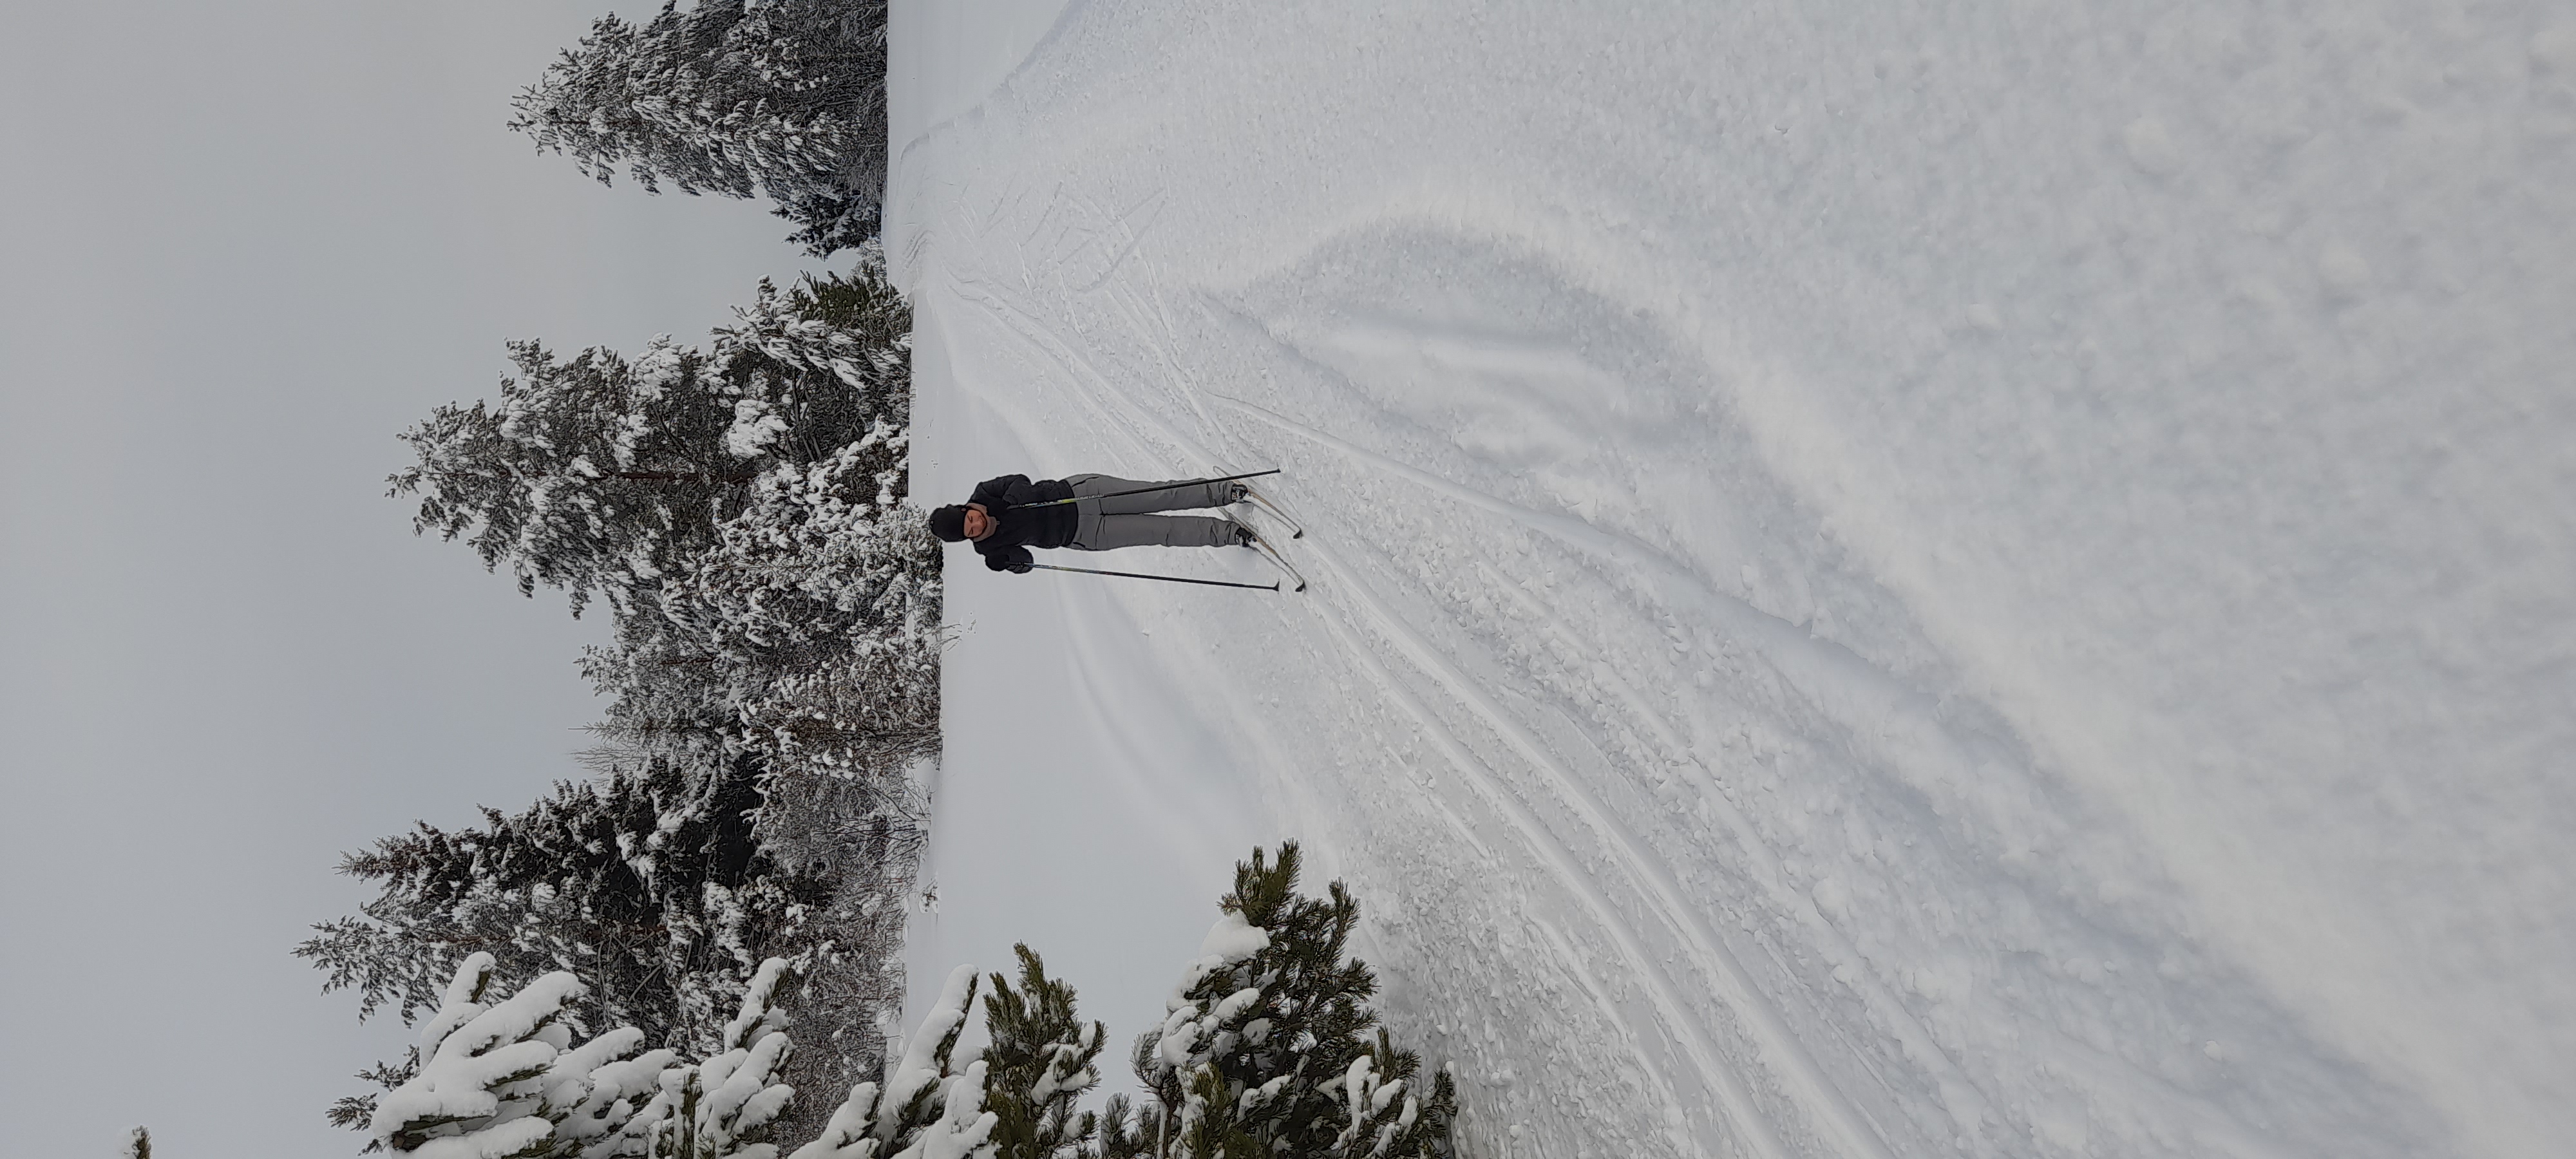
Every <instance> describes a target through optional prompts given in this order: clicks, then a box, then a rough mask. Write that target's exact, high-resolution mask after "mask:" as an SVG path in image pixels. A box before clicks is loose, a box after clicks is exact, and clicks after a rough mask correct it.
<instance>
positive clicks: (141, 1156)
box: [117, 1127, 152, 1159]
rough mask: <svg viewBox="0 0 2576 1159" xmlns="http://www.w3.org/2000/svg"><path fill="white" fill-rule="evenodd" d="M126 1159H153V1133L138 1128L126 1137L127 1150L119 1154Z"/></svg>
mask: <svg viewBox="0 0 2576 1159" xmlns="http://www.w3.org/2000/svg"><path fill="white" fill-rule="evenodd" d="M117 1154H119V1155H121V1156H123V1157H124V1159H152V1132H150V1131H147V1130H144V1129H143V1128H141V1127H136V1128H135V1129H134V1130H132V1131H130V1132H127V1133H126V1136H125V1149H124V1150H122V1151H119V1152H117Z"/></svg>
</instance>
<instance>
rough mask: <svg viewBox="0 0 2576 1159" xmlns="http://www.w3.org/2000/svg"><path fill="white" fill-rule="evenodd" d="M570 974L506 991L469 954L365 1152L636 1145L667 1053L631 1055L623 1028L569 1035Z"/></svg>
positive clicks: (604, 1156) (628, 1151)
mask: <svg viewBox="0 0 2576 1159" xmlns="http://www.w3.org/2000/svg"><path fill="white" fill-rule="evenodd" d="M580 990H581V983H580V982H578V981H576V980H575V979H574V978H573V977H572V975H570V974H564V973H556V974H548V975H545V976H543V977H541V978H538V979H537V980H535V981H534V982H531V983H529V984H528V985H527V986H524V987H522V988H520V990H519V992H518V993H516V994H514V995H512V996H510V997H509V998H507V999H501V998H499V997H498V994H497V989H496V987H494V985H493V972H492V959H491V956H490V955H488V954H476V955H472V956H470V957H468V958H467V959H466V960H465V962H464V963H463V964H462V965H460V966H459V967H458V968H457V971H456V975H455V977H454V978H453V979H451V980H450V981H449V983H448V986H447V989H446V993H445V994H444V995H443V996H442V998H441V1001H440V1003H439V1007H438V1010H437V1012H436V1013H434V1014H432V1015H431V1016H430V1018H429V1020H428V1022H427V1023H426V1024H424V1025H423V1027H422V1030H421V1037H420V1042H419V1045H418V1046H417V1047H416V1048H415V1050H416V1053H415V1057H416V1058H417V1059H418V1060H419V1066H418V1070H417V1073H415V1074H414V1075H412V1077H411V1078H410V1079H409V1080H407V1081H405V1082H404V1083H403V1084H402V1085H401V1086H399V1087H396V1088H395V1089H393V1090H392V1091H389V1092H387V1093H386V1094H385V1096H384V1098H383V1099H382V1100H381V1102H380V1103H379V1105H378V1106H377V1107H376V1109H375V1113H374V1115H373V1119H372V1122H371V1123H370V1124H369V1126H368V1131H369V1133H370V1134H371V1135H372V1136H373V1137H374V1145H373V1146H371V1147H370V1150H374V1149H378V1148H382V1149H386V1150H390V1151H392V1152H394V1153H395V1154H398V1155H407V1156H416V1157H417V1159H570V1157H574V1156H578V1157H580V1159H609V1157H611V1156H621V1155H637V1154H641V1153H642V1152H641V1151H640V1150H638V1149H637V1148H635V1147H633V1146H631V1145H630V1144H633V1143H637V1142H640V1135H639V1134H638V1132H637V1128H640V1127H643V1126H648V1125H649V1124H650V1122H651V1119H652V1114H651V1113H650V1112H652V1108H653V1107H654V1106H655V1102H653V1101H648V1099H649V1098H650V1096H652V1095H653V1092H654V1091H655V1090H656V1089H657V1087H659V1085H660V1078H661V1075H662V1073H663V1072H664V1071H665V1070H666V1069H668V1068H669V1067H670V1066H671V1064H672V1063H673V1062H674V1061H675V1056H674V1054H673V1053H672V1052H671V1051H668V1050H657V1051H650V1052H645V1053H643V1054H640V1055H639V1054H637V1051H638V1049H639V1048H640V1047H641V1046H642V1045H643V1039H644V1036H643V1034H642V1033H641V1032H639V1031H637V1030H635V1029H634V1028H632V1027H621V1028H619V1029H616V1030H612V1031H609V1032H607V1033H605V1034H602V1035H599V1036H598V1037H596V1038H593V1039H591V1040H590V1041H589V1042H586V1043H583V1044H581V1045H579V1046H575V1045H574V1038H575V1030H574V1028H573V1026H572V1022H571V1019H570V1018H569V1017H568V1011H567V1010H566V1006H567V1004H568V1003H569V1002H571V1001H572V1000H573V999H574V998H575V997H576V996H577V995H578V994H579V992H580Z"/></svg>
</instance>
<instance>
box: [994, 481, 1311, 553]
mask: <svg viewBox="0 0 2576 1159" xmlns="http://www.w3.org/2000/svg"><path fill="white" fill-rule="evenodd" d="M1285 469H1286V468H1284V467H1272V468H1271V469H1269V470H1267V471H1246V472H1244V473H1243V474H1240V475H1220V476H1218V477H1216V478H1214V479H1184V480H1182V481H1180V482H1178V483H1161V484H1156V485H1155V486H1152V487H1138V488H1136V489H1135V490H1133V491H1112V492H1110V493H1109V494H1106V495H1076V496H1074V497H1073V498H1071V499H1040V500H1038V501H1037V502H1035V503H1022V504H1019V506H1022V507H1053V506H1055V505H1057V504H1059V503H1080V502H1082V501H1083V500H1085V499H1116V498H1118V497H1120V496H1122V495H1142V494H1144V493H1146V492H1148V491H1168V490H1170V489H1172V488H1174V487H1196V486H1198V485H1199V484H1201V483H1231V482H1234V481H1235V480H1237V479H1258V478H1260V477H1262V476H1263V475H1276V474H1278V473H1279V472H1281V471H1283V470H1285ZM1057 570H1059V571H1065V570H1075V569H1069V568H1059V569H1057Z"/></svg>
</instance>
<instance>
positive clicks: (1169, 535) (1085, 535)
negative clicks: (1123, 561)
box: [1064, 475, 1234, 551]
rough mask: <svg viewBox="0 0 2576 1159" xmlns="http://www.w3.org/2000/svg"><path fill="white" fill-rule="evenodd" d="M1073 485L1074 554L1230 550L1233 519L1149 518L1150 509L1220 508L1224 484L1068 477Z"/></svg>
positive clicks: (1225, 487)
mask: <svg viewBox="0 0 2576 1159" xmlns="http://www.w3.org/2000/svg"><path fill="white" fill-rule="evenodd" d="M1064 481H1065V482H1067V483H1069V484H1072V486H1073V494H1074V497H1075V498H1076V499H1078V500H1080V501H1079V502H1077V503H1075V504H1074V505H1073V509H1074V511H1075V512H1076V513H1077V515H1076V519H1075V522H1074V525H1073V542H1072V543H1071V544H1070V545H1069V546H1071V547H1072V548H1073V549H1075V550H1077V551H1111V550H1115V549H1117V548H1121V547H1232V546H1234V521H1233V520H1231V519H1215V518H1210V517H1208V516H1205V515H1152V514H1148V512H1154V511H1186V510H1189V509H1191V508H1194V507H1223V506H1225V493H1226V491H1227V489H1228V488H1229V486H1230V484H1226V483H1158V482H1154V481H1151V480H1148V481H1145V482H1138V481H1137V480H1134V479H1121V478H1118V477H1116V476H1114V475H1067V476H1065V477H1064ZM1147 487H1152V488H1156V490H1151V491H1145V492H1144V493H1143V494H1140V495H1119V496H1118V497H1117V498H1115V499H1092V498H1088V496H1092V495H1109V494H1115V493H1117V492H1120V491H1136V490H1140V489H1142V488H1147Z"/></svg>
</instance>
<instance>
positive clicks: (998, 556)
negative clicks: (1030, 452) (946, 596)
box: [966, 475, 1080, 571]
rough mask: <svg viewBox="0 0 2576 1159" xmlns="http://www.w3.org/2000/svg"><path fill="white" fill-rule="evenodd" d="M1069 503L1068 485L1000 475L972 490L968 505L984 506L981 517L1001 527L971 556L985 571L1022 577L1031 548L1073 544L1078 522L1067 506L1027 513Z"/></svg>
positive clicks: (979, 543) (1070, 490)
mask: <svg viewBox="0 0 2576 1159" xmlns="http://www.w3.org/2000/svg"><path fill="white" fill-rule="evenodd" d="M1071 498H1073V484H1071V483H1067V482H1065V481H1064V480H1062V479H1040V480H1038V481H1037V482H1034V483H1032V482H1030V481H1029V477H1028V476H1026V475H1004V476H1002V477H1001V478H999V479H986V480H984V481H983V482H981V483H978V484H976V485H975V494H974V495H972V496H970V497H968V498H967V500H966V501H967V502H969V503H981V504H983V505H984V513H985V514H986V515H990V516H992V517H993V518H994V519H995V520H996V521H997V522H998V523H999V524H1000V526H998V527H995V528H994V529H993V533H992V534H991V535H987V536H985V537H984V538H982V539H978V540H976V541H975V554H977V555H980V556H983V557H984V566H986V567H989V568H991V569H993V570H994V571H1027V570H1029V564H1031V563H1033V562H1035V561H1034V560H1032V559H1030V558H1029V549H1030V548H1032V547H1063V546H1065V545H1066V544H1069V543H1072V542H1073V531H1074V527H1075V526H1076V524H1077V522H1078V521H1079V519H1080V516H1079V515H1078V514H1077V513H1076V512H1075V510H1074V505H1073V504H1071V503H1058V504H1056V505H1054V506H1052V507H1030V506H1027V505H1028V504H1031V503H1043V502H1045V501H1047V500H1049V499H1071Z"/></svg>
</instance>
